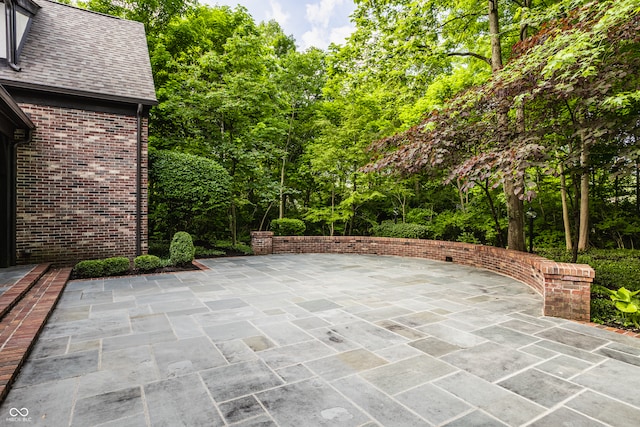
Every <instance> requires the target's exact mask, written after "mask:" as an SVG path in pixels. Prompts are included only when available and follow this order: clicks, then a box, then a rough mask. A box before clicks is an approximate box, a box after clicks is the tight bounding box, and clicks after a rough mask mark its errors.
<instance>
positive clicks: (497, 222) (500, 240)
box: [481, 181, 504, 248]
mask: <svg viewBox="0 0 640 427" xmlns="http://www.w3.org/2000/svg"><path fill="white" fill-rule="evenodd" d="M481 187H482V189H483V190H484V192H485V194H486V195H487V200H488V201H489V207H490V208H491V216H492V217H493V222H494V223H495V226H496V234H497V235H498V246H499V247H501V248H504V240H503V237H502V227H500V218H499V217H498V211H497V210H496V207H495V204H494V203H493V197H491V192H490V191H489V182H488V181H485V182H484V185H481Z"/></svg>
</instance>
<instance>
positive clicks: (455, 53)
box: [447, 52, 491, 66]
mask: <svg viewBox="0 0 640 427" xmlns="http://www.w3.org/2000/svg"><path fill="white" fill-rule="evenodd" d="M447 56H472V57H474V58H476V59H479V60H481V61H484V62H486V63H487V64H489V66H491V59H489V58H487V57H486V56H482V55H478V54H477V53H473V52H449V53H447Z"/></svg>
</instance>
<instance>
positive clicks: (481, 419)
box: [445, 411, 507, 427]
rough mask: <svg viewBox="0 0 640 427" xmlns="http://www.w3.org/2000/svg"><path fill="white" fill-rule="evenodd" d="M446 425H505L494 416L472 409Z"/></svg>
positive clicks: (487, 426)
mask: <svg viewBox="0 0 640 427" xmlns="http://www.w3.org/2000/svg"><path fill="white" fill-rule="evenodd" d="M445 426H446V427H506V426H507V425H506V424H504V423H501V422H500V421H498V420H496V419H495V418H493V417H491V416H489V415H487V414H485V413H484V412H482V411H473V412H471V413H470V414H467V415H465V416H464V417H461V418H458V419H457V420H454V421H451V422H450V423H447V424H445Z"/></svg>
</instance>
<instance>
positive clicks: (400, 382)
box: [362, 355, 456, 395]
mask: <svg viewBox="0 0 640 427" xmlns="http://www.w3.org/2000/svg"><path fill="white" fill-rule="evenodd" d="M454 371H456V368H454V367H453V366H451V365H449V364H447V363H444V362H441V361H440V360H438V359H436V358H433V357H431V356H428V355H421V356H416V357H412V358H410V359H405V360H402V361H400V362H396V363H392V364H389V365H386V366H382V367H380V368H377V369H374V370H371V371H367V372H365V373H363V374H362V377H363V378H364V379H366V380H367V381H369V382H370V383H372V384H373V385H375V386H376V387H378V388H379V389H381V390H382V391H384V392H386V393H389V394H391V395H393V394H396V393H399V392H402V391H405V390H407V389H409V388H411V387H414V386H417V385H420V384H424V383H426V382H427V381H431V380H434V379H436V378H439V377H442V376H444V375H446V374H449V373H451V372H454Z"/></svg>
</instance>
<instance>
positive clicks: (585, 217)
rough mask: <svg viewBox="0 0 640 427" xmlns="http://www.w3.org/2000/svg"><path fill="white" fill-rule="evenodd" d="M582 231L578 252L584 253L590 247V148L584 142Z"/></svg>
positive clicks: (581, 194) (581, 189) (581, 162)
mask: <svg viewBox="0 0 640 427" xmlns="http://www.w3.org/2000/svg"><path fill="white" fill-rule="evenodd" d="M580 167H581V169H582V172H581V177H580V231H579V235H578V250H579V251H584V250H586V249H587V246H588V245H589V177H590V174H589V146H588V145H587V143H586V142H585V141H584V139H583V140H582V150H581V152H580Z"/></svg>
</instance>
